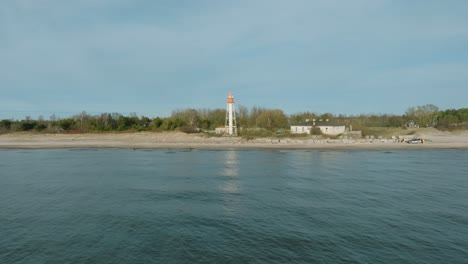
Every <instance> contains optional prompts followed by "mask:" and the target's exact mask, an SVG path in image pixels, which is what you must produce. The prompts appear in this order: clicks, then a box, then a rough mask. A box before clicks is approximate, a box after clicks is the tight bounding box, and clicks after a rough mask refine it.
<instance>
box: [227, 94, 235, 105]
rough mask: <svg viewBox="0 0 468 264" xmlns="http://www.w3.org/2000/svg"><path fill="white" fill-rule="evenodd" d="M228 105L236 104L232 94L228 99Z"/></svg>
mask: <svg viewBox="0 0 468 264" xmlns="http://www.w3.org/2000/svg"><path fill="white" fill-rule="evenodd" d="M227 102H228V104H233V103H234V97H233V96H232V93H231V92H229V93H228V98H227Z"/></svg>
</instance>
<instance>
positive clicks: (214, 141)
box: [0, 131, 468, 149]
mask: <svg viewBox="0 0 468 264" xmlns="http://www.w3.org/2000/svg"><path fill="white" fill-rule="evenodd" d="M415 136H420V137H422V138H424V139H425V142H424V144H408V143H399V142H395V141H394V140H391V139H388V140H385V139H384V140H378V139H374V140H366V139H360V140H350V139H348V140H346V139H344V140H338V139H336V140H331V139H322V140H312V139H295V138H291V139H286V138H285V139H281V140H278V139H270V138H260V139H254V140H246V139H243V138H241V137H207V136H204V135H202V134H185V133H181V132H139V133H86V134H39V133H10V134H2V135H0V148H3V149H7V148H8V149H15V148H20V149H41V148H147V149H158V148H278V149H468V132H458V133H450V132H440V131H437V132H435V133H434V132H431V133H430V134H416V135H415Z"/></svg>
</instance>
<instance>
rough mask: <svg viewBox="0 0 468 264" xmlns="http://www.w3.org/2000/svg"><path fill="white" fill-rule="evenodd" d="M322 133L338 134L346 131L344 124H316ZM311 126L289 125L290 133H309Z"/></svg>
mask: <svg viewBox="0 0 468 264" xmlns="http://www.w3.org/2000/svg"><path fill="white" fill-rule="evenodd" d="M317 127H318V128H320V131H321V132H322V134H325V135H339V134H343V133H345V131H346V128H345V126H317ZM311 131H312V126H291V134H309V135H310V134H311Z"/></svg>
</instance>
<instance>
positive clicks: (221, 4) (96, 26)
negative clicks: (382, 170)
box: [0, 0, 468, 119]
mask: <svg viewBox="0 0 468 264" xmlns="http://www.w3.org/2000/svg"><path fill="white" fill-rule="evenodd" d="M466 14H468V1H464V0H460V1H456V0H446V1H439V0H435V1H432V0H414V1H406V0H400V1H398V0H392V1H390V0H388V1H387V0H353V1H345V0H342V1H335V0H323V1H322V0H304V1H301V0H288V1H279V0H278V1H277V0H263V1H261V0H246V1H242V0H239V1H219V0H210V1H205V0H197V1H192V0H178V1H172V0H164V1H158V0H81V1H62V0H15V1H1V3H0V118H15V119H22V118H24V117H25V116H31V117H33V118H34V117H37V116H39V115H43V116H44V117H45V118H48V117H49V116H50V115H52V114H55V115H56V116H59V117H66V116H71V115H73V114H77V113H79V112H82V111H86V112H88V113H91V114H97V113H103V112H118V113H122V114H129V113H131V112H135V113H137V114H138V115H146V116H150V117H156V116H168V115H170V114H171V112H172V111H173V110H176V109H185V108H195V109H200V108H210V109H215V108H222V109H225V107H226V97H227V93H228V92H229V91H232V92H233V93H234V97H235V100H236V104H240V105H243V106H246V107H249V108H250V107H252V106H260V107H266V108H279V109H282V110H284V111H285V112H286V113H287V114H292V113H297V112H303V111H310V112H316V113H326V112H328V113H333V114H339V113H342V114H348V115H356V114H403V113H404V112H405V111H406V110H407V109H408V108H409V107H412V106H418V105H424V104H434V105H436V106H438V107H439V108H441V109H449V108H463V107H468V15H466Z"/></svg>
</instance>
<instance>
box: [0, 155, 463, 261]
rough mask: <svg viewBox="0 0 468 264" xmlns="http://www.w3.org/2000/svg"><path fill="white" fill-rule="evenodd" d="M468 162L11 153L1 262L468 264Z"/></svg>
mask: <svg viewBox="0 0 468 264" xmlns="http://www.w3.org/2000/svg"><path fill="white" fill-rule="evenodd" d="M467 162H468V151H467V150H417V151H414V150H413V151H411V150H406V151H369V150H367V151H352V150H349V151H341V150H235V149H225V150H197V149H187V150H170V149H169V150H122V149H58V150H0V263H468V165H467V164H468V163H467Z"/></svg>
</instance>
